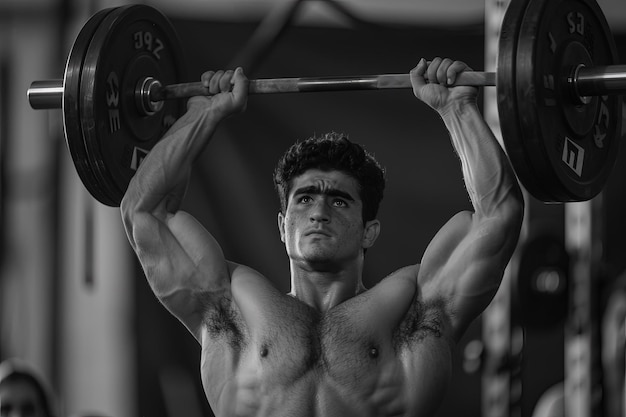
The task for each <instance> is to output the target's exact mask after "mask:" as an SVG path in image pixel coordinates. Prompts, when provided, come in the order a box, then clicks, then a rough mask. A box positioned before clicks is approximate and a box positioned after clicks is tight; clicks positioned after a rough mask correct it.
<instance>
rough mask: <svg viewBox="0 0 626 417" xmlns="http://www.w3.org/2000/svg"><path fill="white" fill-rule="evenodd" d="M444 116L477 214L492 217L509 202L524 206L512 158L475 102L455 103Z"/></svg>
mask: <svg viewBox="0 0 626 417" xmlns="http://www.w3.org/2000/svg"><path fill="white" fill-rule="evenodd" d="M441 117H442V119H443V121H444V123H445V125H446V127H447V128H448V130H449V132H450V136H451V140H452V144H453V146H454V148H455V150H456V152H457V154H458V156H459V158H460V160H461V169H462V171H463V178H464V181H465V186H466V189H467V192H468V194H469V196H470V199H471V201H472V204H473V206H474V210H475V213H476V214H477V215H479V216H483V217H493V216H496V215H497V214H498V213H500V212H501V210H502V208H503V207H504V205H505V203H507V204H506V205H514V206H521V191H520V189H519V185H518V183H517V179H516V178H515V174H514V173H513V170H512V169H511V166H510V164H509V161H508V159H507V157H506V155H505V153H504V151H503V150H502V148H501V146H500V145H499V144H498V142H497V140H496V138H495V137H494V135H493V132H492V131H491V129H490V128H489V126H487V124H486V123H485V121H484V119H483V117H482V115H481V114H480V111H479V110H478V108H477V106H476V105H475V104H473V103H461V102H458V103H453V104H452V105H450V106H448V108H446V110H445V111H442V112H441Z"/></svg>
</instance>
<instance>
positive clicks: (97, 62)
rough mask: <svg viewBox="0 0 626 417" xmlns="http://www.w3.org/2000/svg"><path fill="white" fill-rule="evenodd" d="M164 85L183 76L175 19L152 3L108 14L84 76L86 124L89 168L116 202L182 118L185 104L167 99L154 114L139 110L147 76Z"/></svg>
mask: <svg viewBox="0 0 626 417" xmlns="http://www.w3.org/2000/svg"><path fill="white" fill-rule="evenodd" d="M147 76H150V77H154V78H156V79H157V80H159V81H160V82H161V83H162V84H163V85H168V84H175V83H180V82H182V80H183V77H184V65H183V56H182V48H181V45H180V41H179V40H178V36H177V35H176V32H175V30H174V28H173V27H172V25H171V23H170V21H169V20H168V19H167V18H166V17H165V16H164V15H163V14H161V13H160V12H159V11H158V10H156V9H154V8H152V7H149V6H141V5H134V6H125V7H120V8H117V9H115V10H114V11H113V12H111V13H109V14H108V15H107V16H106V18H105V19H103V21H102V22H101V24H100V25H99V27H98V29H97V30H96V32H95V33H94V35H93V37H92V40H91V43H90V45H89V48H88V51H87V54H86V57H85V62H84V68H83V72H82V76H81V92H82V95H81V101H80V110H81V115H80V116H81V117H80V118H81V123H82V130H83V137H84V143H85V148H86V149H87V155H88V157H89V162H90V166H91V167H92V169H93V171H94V173H95V175H96V178H97V180H98V184H99V186H101V187H102V188H103V189H104V190H106V198H104V199H99V201H101V202H102V203H103V204H107V205H111V206H117V205H119V203H120V202H121V200H122V198H123V196H124V193H125V192H126V189H127V188H128V183H129V182H130V180H131V179H132V177H133V176H134V174H135V172H136V170H137V168H138V166H139V164H140V163H141V161H142V159H143V158H144V157H145V156H146V155H147V153H148V152H149V151H150V150H151V149H152V147H154V145H155V144H156V143H157V142H158V141H159V140H160V139H161V137H162V136H163V134H164V133H165V131H166V130H167V129H168V128H169V127H170V126H171V125H172V124H173V123H174V121H175V120H176V119H178V118H179V117H180V115H181V114H182V111H183V104H182V103H181V102H180V101H178V100H168V101H166V102H164V105H163V107H162V109H160V110H159V111H158V112H156V113H155V114H153V115H145V114H143V113H141V112H140V111H139V109H138V108H137V105H136V100H135V88H136V86H137V83H138V82H139V81H140V80H141V79H142V78H144V77H147Z"/></svg>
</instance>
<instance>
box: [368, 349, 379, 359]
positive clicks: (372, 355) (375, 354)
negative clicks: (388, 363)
mask: <svg viewBox="0 0 626 417" xmlns="http://www.w3.org/2000/svg"><path fill="white" fill-rule="evenodd" d="M369 354H370V358H372V359H376V358H377V357H378V349H376V348H375V347H373V348H371V349H370V352H369Z"/></svg>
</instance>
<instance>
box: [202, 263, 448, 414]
mask: <svg viewBox="0 0 626 417" xmlns="http://www.w3.org/2000/svg"><path fill="white" fill-rule="evenodd" d="M407 274H411V275H413V274H416V271H415V270H411V269H405V270H404V271H403V270H401V271H399V272H397V273H395V274H393V275H392V276H390V277H388V278H386V279H385V280H384V281H383V282H382V283H381V284H382V285H381V284H379V285H378V286H376V287H374V288H372V289H370V290H368V291H366V292H364V293H362V294H360V295H358V296H356V297H354V298H352V299H350V300H347V301H346V302H344V303H342V304H340V305H338V306H336V307H334V308H332V309H331V310H330V311H328V312H327V313H326V314H320V313H318V312H317V311H315V310H314V309H312V308H311V307H309V306H307V305H306V304H304V303H302V302H300V301H298V300H297V299H294V298H293V297H291V296H289V295H283V294H280V293H279V292H278V291H276V290H275V289H274V288H273V287H271V285H269V284H268V283H267V281H266V280H265V279H264V278H262V277H261V276H258V275H257V276H252V274H251V273H248V274H244V276H241V277H237V278H233V282H232V283H231V285H232V288H233V295H232V297H233V299H234V300H235V301H236V303H235V304H232V303H230V302H229V300H227V298H224V299H222V303H220V304H221V307H219V308H212V309H210V310H208V311H207V312H206V313H205V316H206V319H205V323H204V326H203V327H204V329H203V334H202V362H201V373H202V380H203V384H204V387H205V392H206V395H207V398H208V400H209V403H210V404H211V406H212V408H213V410H214V412H215V414H216V415H217V416H219V417H226V416H273V417H279V416H299V417H307V416H311V417H313V416H316V417H330V416H342V417H348V416H362V417H367V416H378V417H382V416H416V415H420V416H423V415H428V414H429V413H432V412H434V410H435V409H436V407H437V406H438V404H439V401H440V399H441V397H442V395H443V392H444V391H445V385H446V383H447V381H448V378H449V375H450V368H451V360H450V352H451V343H450V341H449V337H447V335H446V333H447V331H446V328H445V327H446V323H445V322H444V321H445V320H443V319H442V315H441V312H440V311H437V310H438V308H439V307H438V303H436V302H434V303H433V302H428V300H426V301H424V299H423V297H421V296H420V293H419V291H418V290H417V288H416V285H415V284H411V283H410V280H409V279H407V278H408V277H407V276H404V275H407ZM385 297H391V298H393V299H395V300H396V302H397V303H398V304H396V305H394V307H393V308H392V309H391V310H394V309H395V311H399V312H401V313H402V314H393V313H392V314H385V313H384V312H383V311H381V310H384V309H381V305H380V302H381V300H384V298H385ZM385 302H386V300H385ZM237 306H245V307H241V308H238V307H237Z"/></svg>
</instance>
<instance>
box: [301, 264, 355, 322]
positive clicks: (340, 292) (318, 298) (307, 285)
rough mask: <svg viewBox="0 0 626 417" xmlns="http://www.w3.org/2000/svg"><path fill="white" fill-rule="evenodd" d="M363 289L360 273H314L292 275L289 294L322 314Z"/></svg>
mask: <svg viewBox="0 0 626 417" xmlns="http://www.w3.org/2000/svg"><path fill="white" fill-rule="evenodd" d="M365 290H366V289H365V287H364V286H363V282H362V280H361V276H360V275H356V274H353V275H351V276H350V275H345V274H338V275H337V274H324V273H314V274H301V275H297V276H292V282H291V293H290V295H291V296H293V297H295V298H296V299H298V300H300V301H301V302H303V303H305V304H307V305H308V306H309V307H311V308H313V309H315V310H316V311H318V312H320V313H322V314H323V313H326V312H328V311H329V310H330V309H332V308H333V307H335V306H337V305H339V304H341V303H343V302H344V301H346V300H349V299H350V298H353V297H355V296H356V295H358V294H360V293H362V292H364V291H365Z"/></svg>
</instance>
